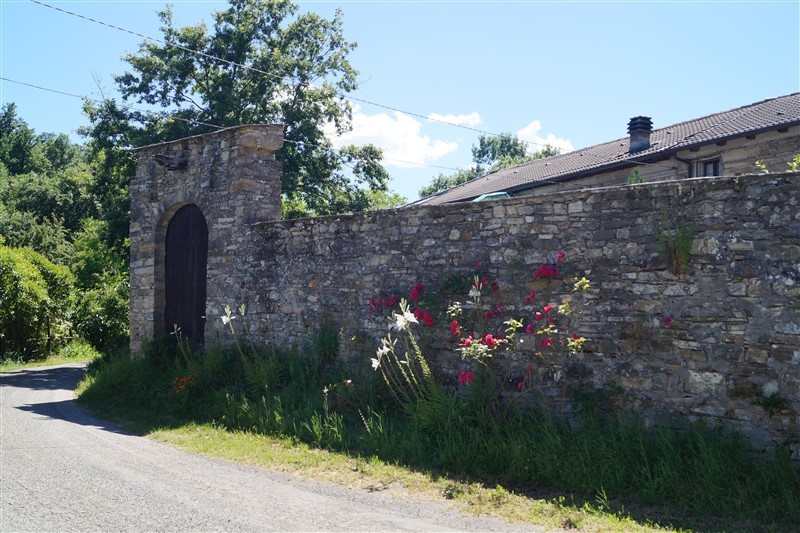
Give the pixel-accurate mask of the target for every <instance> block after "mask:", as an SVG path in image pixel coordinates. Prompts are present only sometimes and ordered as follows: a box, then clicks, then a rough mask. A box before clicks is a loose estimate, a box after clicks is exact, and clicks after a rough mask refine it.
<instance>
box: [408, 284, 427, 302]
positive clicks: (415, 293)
mask: <svg viewBox="0 0 800 533" xmlns="http://www.w3.org/2000/svg"><path fill="white" fill-rule="evenodd" d="M423 292H425V285H423V284H422V283H417V284H416V285H414V288H413V289H411V294H410V295H409V298H411V301H412V302H416V301H417V300H419V297H420V296H422V293H423Z"/></svg>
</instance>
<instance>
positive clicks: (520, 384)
mask: <svg viewBox="0 0 800 533" xmlns="http://www.w3.org/2000/svg"><path fill="white" fill-rule="evenodd" d="M522 386H523V382H522V381H520V382H519V383H517V388H518V389H519V390H522Z"/></svg>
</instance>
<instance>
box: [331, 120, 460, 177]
mask: <svg viewBox="0 0 800 533" xmlns="http://www.w3.org/2000/svg"><path fill="white" fill-rule="evenodd" d="M352 125H353V129H352V131H349V132H347V133H345V134H343V135H341V136H336V135H335V132H334V131H333V128H327V131H326V132H327V134H328V137H329V138H330V139H331V142H332V143H333V146H334V147H335V148H340V147H342V146H346V145H349V144H355V145H357V146H360V145H364V144H369V143H372V144H374V145H375V146H378V147H380V148H382V149H383V157H384V160H383V162H384V164H385V165H386V166H395V167H402V168H409V167H416V166H417V165H414V164H413V163H430V162H432V161H436V160H437V159H440V158H442V157H444V156H445V155H447V154H449V153H451V152H455V151H456V150H457V149H458V143H455V142H448V141H443V140H439V139H431V138H430V137H429V136H428V135H422V134H421V130H422V123H421V122H420V121H418V120H416V119H415V118H413V117H410V116H408V115H406V114H403V113H399V112H394V113H392V114H391V115H389V114H387V113H378V114H377V115H367V114H366V113H363V112H362V111H361V109H360V108H359V107H358V106H355V108H354V109H353V122H352Z"/></svg>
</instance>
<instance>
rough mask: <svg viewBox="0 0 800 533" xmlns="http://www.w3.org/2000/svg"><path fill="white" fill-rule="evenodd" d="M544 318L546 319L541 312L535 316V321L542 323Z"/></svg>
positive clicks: (537, 312)
mask: <svg viewBox="0 0 800 533" xmlns="http://www.w3.org/2000/svg"><path fill="white" fill-rule="evenodd" d="M542 318H544V315H542V313H540V312H539V311H536V314H535V315H533V319H534V320H536V321H537V322H539V321H541V320H542Z"/></svg>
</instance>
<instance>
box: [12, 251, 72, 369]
mask: <svg viewBox="0 0 800 533" xmlns="http://www.w3.org/2000/svg"><path fill="white" fill-rule="evenodd" d="M73 301H74V298H73V277H72V275H71V274H70V272H69V271H68V270H67V269H66V268H65V267H62V266H58V265H55V264H53V263H51V262H50V261H48V260H47V259H45V258H44V257H43V256H41V255H39V254H38V253H36V252H34V251H33V250H30V249H26V248H9V247H6V246H0V356H3V357H6V356H9V355H11V354H16V355H17V356H19V357H20V358H21V359H23V360H29V359H33V358H35V357H36V356H38V355H45V354H46V353H47V352H49V351H50V350H51V349H53V348H54V347H55V346H56V345H58V344H60V343H62V342H64V341H65V340H66V339H67V337H68V334H69V330H70V327H71V323H70V316H71V314H72V307H73Z"/></svg>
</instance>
